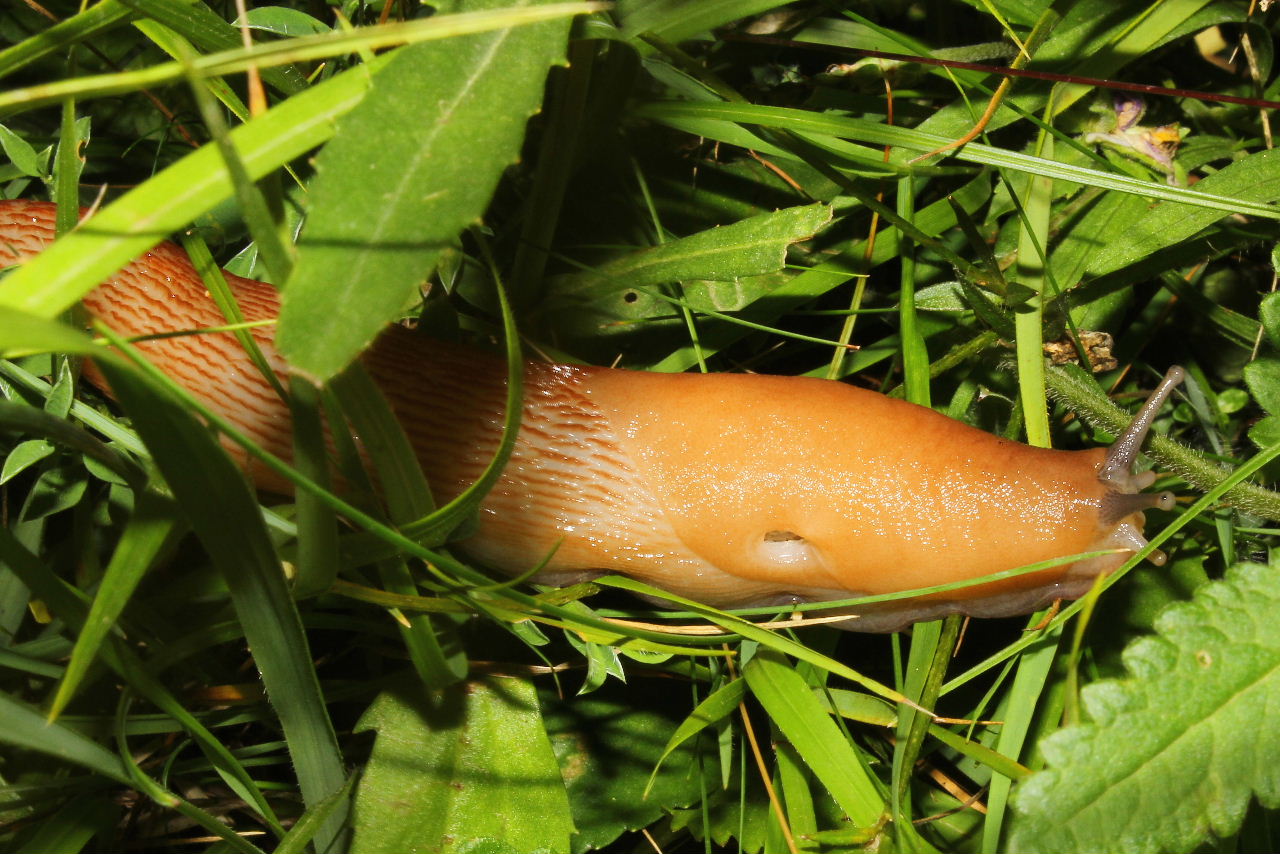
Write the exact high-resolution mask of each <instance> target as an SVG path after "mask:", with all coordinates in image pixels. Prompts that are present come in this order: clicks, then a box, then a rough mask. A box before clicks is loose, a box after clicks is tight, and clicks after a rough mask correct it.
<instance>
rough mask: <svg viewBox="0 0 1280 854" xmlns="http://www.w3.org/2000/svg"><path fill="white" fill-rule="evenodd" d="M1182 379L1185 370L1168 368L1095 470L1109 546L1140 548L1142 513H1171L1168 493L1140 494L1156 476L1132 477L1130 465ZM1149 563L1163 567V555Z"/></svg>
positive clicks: (1143, 542) (1171, 498)
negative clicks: (1103, 489) (1103, 491)
mask: <svg viewBox="0 0 1280 854" xmlns="http://www.w3.org/2000/svg"><path fill="white" fill-rule="evenodd" d="M1184 379H1186V371H1184V370H1183V369H1182V368H1181V367H1179V366H1177V365H1174V366H1173V367H1171V368H1170V369H1169V371H1168V373H1166V374H1165V375H1164V379H1163V380H1161V381H1160V385H1158V386H1156V389H1155V391H1153V392H1152V393H1151V396H1150V397H1149V398H1147V402H1146V403H1144V404H1143V405H1142V408H1141V409H1140V410H1138V414H1137V415H1135V416H1134V418H1133V420H1132V421H1130V422H1129V426H1128V427H1127V428H1125V431H1124V432H1123V433H1121V434H1120V437H1119V438H1118V439H1116V441H1115V444H1113V445H1112V446H1111V448H1110V449H1109V450H1108V451H1107V455H1106V458H1105V459H1104V460H1103V463H1102V467H1101V468H1100V469H1099V470H1098V480H1099V481H1100V482H1101V483H1102V484H1103V485H1104V486H1105V487H1106V488H1107V492H1106V494H1105V495H1104V497H1103V500H1102V506H1101V508H1100V520H1101V522H1102V524H1103V525H1104V526H1106V527H1112V526H1114V530H1113V531H1112V532H1111V534H1110V536H1109V538H1108V543H1109V544H1112V545H1115V546H1117V547H1120V548H1131V549H1135V550H1137V549H1141V548H1144V547H1145V546H1146V545H1147V541H1146V539H1144V538H1143V536H1142V523H1143V521H1144V520H1143V517H1142V512H1143V511H1144V510H1151V509H1157V508H1158V509H1160V510H1171V509H1173V507H1174V503H1175V499H1174V495H1173V493H1172V492H1169V491H1167V490H1166V491H1164V492H1156V493H1143V492H1142V490H1143V489H1146V488H1147V487H1149V486H1150V485H1151V484H1152V483H1153V482H1155V479H1156V476H1155V473H1154V472H1149V471H1147V472H1142V473H1140V474H1134V473H1133V464H1134V462H1135V461H1136V460H1137V457H1138V451H1139V450H1140V449H1141V448H1142V443H1143V441H1145V440H1146V437H1147V433H1148V432H1149V431H1150V430H1151V424H1152V423H1153V422H1154V421H1155V418H1156V415H1157V414H1159V412H1160V408H1161V407H1162V406H1164V403H1165V401H1166V400H1168V399H1169V396H1170V395H1171V394H1173V390H1174V389H1175V388H1177V386H1178V384H1179V383H1181V382H1182V381H1183V380H1184ZM1149 560H1150V561H1151V562H1152V563H1154V564H1155V565H1157V566H1163V565H1164V562H1165V560H1166V556H1165V554H1164V552H1160V551H1156V552H1152V554H1151V556H1150V558H1149Z"/></svg>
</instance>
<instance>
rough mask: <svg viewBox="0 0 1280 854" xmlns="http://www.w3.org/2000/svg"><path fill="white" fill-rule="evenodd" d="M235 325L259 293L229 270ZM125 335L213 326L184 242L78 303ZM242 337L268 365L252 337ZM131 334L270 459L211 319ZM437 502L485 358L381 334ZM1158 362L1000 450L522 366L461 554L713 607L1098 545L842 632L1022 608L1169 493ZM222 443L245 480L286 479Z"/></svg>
mask: <svg viewBox="0 0 1280 854" xmlns="http://www.w3.org/2000/svg"><path fill="white" fill-rule="evenodd" d="M53 210H54V209H53V206H52V205H49V204H47V203H41V202H28V201H8V202H0V263H3V264H11V263H16V262H18V261H21V260H22V259H23V258H25V257H28V256H30V255H32V254H34V253H35V252H37V251H39V249H40V247H41V246H42V245H43V244H44V243H46V242H48V241H49V240H51V239H52V237H53ZM229 283H230V285H231V287H232V290H233V291H234V292H235V294H236V296H237V299H238V300H239V301H240V302H241V307H242V310H243V313H244V314H245V316H246V318H247V319H249V320H260V319H266V318H271V317H274V315H275V313H276V311H277V309H278V299H277V296H276V292H275V290H274V289H273V288H272V287H270V286H269V285H266V284H264V283H261V282H255V281H252V280H248V279H242V278H239V277H235V276H229ZM85 305H86V307H87V308H88V310H89V311H90V312H91V313H92V314H93V315H95V316H96V317H97V318H99V319H100V320H102V321H103V322H105V323H107V324H108V325H110V326H112V327H113V328H115V329H116V330H117V331H118V332H120V333H122V334H125V335H130V336H136V335H147V334H154V333H164V332H175V331H180V330H184V329H196V328H202V327H213V326H218V325H220V324H221V323H222V318H221V315H220V313H219V312H218V310H217V308H216V307H215V306H214V304H213V302H212V300H211V299H210V298H209V296H208V294H207V293H206V292H205V290H204V286H203V284H202V283H201V281H200V279H199V277H198V275H197V274H196V273H195V271H194V269H193V268H192V266H191V264H190V261H189V260H188V259H187V257H186V255H185V254H184V253H183V252H182V251H181V250H180V249H178V248H177V247H176V246H174V245H172V244H168V243H165V244H161V245H159V246H157V247H156V248H155V249H154V250H152V251H151V252H150V253H148V254H147V255H146V256H145V257H144V258H142V259H139V260H138V261H135V262H133V263H132V264H130V265H128V266H127V267H125V268H124V269H123V270H121V271H120V272H119V273H118V274H117V275H115V276H113V277H112V278H111V279H110V280H109V281H108V282H106V283H104V285H103V286H102V287H100V288H99V289H98V290H97V291H95V292H94V293H93V294H91V295H90V296H89V297H87V298H86V300H85ZM253 334H254V336H255V338H256V340H257V342H258V344H259V346H260V347H261V348H262V350H263V352H264V354H265V355H266V357H267V359H268V360H269V362H270V364H271V365H272V369H273V370H275V371H276V372H277V373H278V374H280V375H281V376H284V374H285V372H286V371H287V365H286V364H285V363H284V361H283V360H282V359H281V358H280V356H279V355H278V354H277V353H276V351H275V349H274V347H273V345H272V341H271V332H270V330H268V329H262V328H257V329H254V330H253ZM140 348H141V349H142V350H144V352H146V353H147V354H148V356H149V357H150V358H151V359H153V361H155V363H156V364H157V365H158V366H159V367H160V368H161V369H162V370H164V371H166V372H167V373H169V374H170V375H171V376H173V377H174V378H175V379H176V380H178V381H179V382H181V383H183V384H185V385H186V386H187V387H188V388H189V389H190V390H191V391H192V393H193V394H195V395H196V396H197V397H199V398H200V399H201V400H202V401H203V402H204V403H205V404H207V405H209V406H210V407H212V408H214V409H215V410H217V411H219V412H220V413H221V414H223V415H224V416H225V417H227V418H228V419H229V420H231V421H232V422H233V423H235V424H236V425H237V427H238V428H240V429H241V430H242V431H243V432H245V433H246V434H247V435H249V436H250V437H252V438H253V439H254V440H255V441H256V442H258V443H259V444H261V445H262V446H263V447H265V448H267V449H268V450H270V451H271V452H273V453H275V454H277V455H279V456H283V457H286V458H287V457H288V456H289V455H290V449H291V441H290V417H289V411H288V408H287V406H286V405H285V404H284V403H283V402H282V401H280V400H279V398H278V397H276V395H275V394H274V393H273V392H272V391H271V389H270V386H269V385H268V384H267V383H266V382H265V381H264V380H263V379H262V378H261V376H260V375H259V374H258V373H257V370H256V368H255V367H254V365H253V363H252V362H251V361H250V360H249V358H248V357H247V356H246V355H245V354H244V352H243V350H242V349H241V348H240V347H239V345H238V344H237V342H236V341H235V339H234V338H233V337H232V336H231V335H230V334H227V333H218V334H205V335H198V336H177V337H166V338H163V339H162V340H152V341H147V342H144V343H142V344H141V345H140ZM364 363H365V365H366V367H367V368H368V369H369V371H370V373H371V374H372V376H373V378H374V380H375V382H376V383H377V384H378V386H379V387H380V388H381V389H382V391H383V393H384V395H385V396H386V398H387V400H388V402H389V404H390V405H391V407H392V409H393V410H394V411H395V413H396V415H397V416H398V418H399V419H400V421H401V423H402V424H403V426H404V428H405V432H406V434H407V435H408V437H409V440H410V442H411V443H412V444H413V447H414V450H415V452H416V454H417V456H418V459H419V462H420V463H421V464H422V467H423V470H424V472H425V473H426V474H427V478H428V481H429V482H430V484H431V488H432V491H433V492H434V493H435V497H436V499H437V500H438V501H439V502H441V503H443V502H445V501H448V500H450V499H451V498H453V497H455V496H456V495H458V494H459V493H460V492H461V491H462V490H463V489H465V488H466V487H467V486H468V485H469V484H470V483H471V482H472V481H474V480H475V478H476V477H478V476H479V474H480V472H481V471H482V470H483V468H484V466H485V465H486V464H487V463H488V461H489V459H490V458H491V456H492V454H493V452H494V450H495V448H496V447H497V445H498V442H499V439H500V437H501V431H502V423H503V406H504V399H505V382H506V369H505V366H504V364H503V363H502V362H501V361H500V360H497V359H495V358H493V357H491V356H487V355H485V354H482V353H479V352H476V351H472V350H469V349H464V348H458V347H454V346H449V345H445V344H442V343H439V342H432V341H430V340H428V339H426V338H424V337H423V336H420V335H416V334H414V333H412V332H410V331H408V330H406V329H403V328H399V327H393V328H391V329H389V330H387V331H386V333H384V334H383V335H382V336H381V337H380V338H379V339H378V341H377V342H376V343H375V345H374V346H373V347H372V348H371V349H370V351H369V352H368V353H367V354H366V355H365V357H364ZM1180 379H1181V370H1180V369H1177V368H1175V369H1172V370H1170V372H1169V374H1168V375H1167V376H1166V377H1165V381H1164V382H1163V383H1162V384H1161V386H1160V388H1158V389H1157V390H1156V392H1155V393H1154V394H1153V395H1152V397H1151V399H1150V400H1148V401H1147V403H1146V405H1144V406H1143V408H1142V409H1141V411H1140V412H1139V414H1138V415H1137V417H1135V419H1134V422H1133V424H1132V425H1131V426H1130V427H1129V429H1128V430H1126V431H1125V432H1124V434H1123V435H1122V436H1121V437H1120V439H1119V440H1118V441H1117V442H1116V444H1115V445H1114V446H1113V447H1112V449H1111V450H1110V451H1103V450H1101V449H1095V450H1088V451H1056V450H1046V449H1042V448H1032V447H1029V446H1026V445H1022V444H1020V443H1017V442H1010V441H1007V440H1004V439H1000V438H998V437H995V436H992V435H990V434H987V433H984V432H982V431H980V430H977V429H975V428H972V427H969V426H967V425H965V424H962V423H960V422H957V421H954V420H951V419H949V418H946V417H945V416H943V415H940V414H938V413H936V412H934V411H932V410H930V409H926V408H924V407H919V406H915V405H913V404H909V403H905V402H903V401H898V400H892V399H890V398H888V397H885V396H884V395H880V394H876V393H874V392H870V391H865V390H862V389H858V388H855V387H853V386H850V385H847V384H842V383H837V382H829V381H825V380H815V379H805V378H796V377H772V376H760V375H750V376H747V375H731V374H711V375H690V374H676V375H660V374H651V373H643V372H633V371H621V370H611V369H606V368H587V367H574V366H566V365H547V364H536V363H535V364H529V365H527V366H526V369H525V377H524V383H525V399H524V403H523V406H524V411H523V420H522V426H521V430H520V434H519V436H518V438H517V442H516V446H515V449H514V452H513V454H512V457H511V460H510V462H509V463H508V465H507V467H506V469H505V470H504V471H503V473H502V475H501V478H500V479H499V481H498V483H497V484H496V486H495V487H494V488H493V490H492V491H491V492H490V493H489V494H488V496H487V497H486V499H485V501H484V503H483V505H482V506H481V508H480V514H479V520H478V524H477V526H476V529H475V534H474V535H473V536H471V537H470V538H469V539H467V540H465V541H463V542H462V543H461V544H460V545H461V547H462V548H463V549H465V550H466V551H468V552H469V553H470V554H471V555H472V556H473V557H474V558H475V559H477V560H478V561H481V562H483V563H485V564H487V565H489V566H491V567H493V568H494V569H497V570H500V571H503V572H507V573H512V574H519V573H523V572H525V571H526V570H527V569H528V568H530V567H532V566H537V565H539V564H540V563H541V562H542V561H543V560H544V559H545V558H546V556H547V555H548V554H552V557H551V559H550V560H549V562H548V563H547V564H546V567H545V570H544V572H543V573H542V579H543V580H546V581H549V582H564V581H569V580H574V579H578V578H581V577H583V576H589V575H592V574H599V573H602V572H618V573H622V574H625V575H629V576H631V577H634V578H637V579H640V580H642V581H645V582H647V583H650V584H652V585H654V586H656V587H659V588H663V589H666V590H669V591H671V592H673V593H676V594H679V595H682V596H688V597H691V598H695V599H700V600H702V601H705V602H708V603H710V604H714V605H720V606H746V605H754V604H764V603H779V602H800V601H829V600H832V599H844V598H853V597H857V596H862V595H873V594H883V593H897V592H902V591H908V590H915V589H918V588H923V587H932V586H937V585H941V584H947V583H951V582H960V581H968V580H973V579H978V578H983V577H985V576H988V575H991V574H993V573H998V572H1001V571H1005V570H1012V569H1016V568H1019V567H1023V566H1028V565H1031V564H1036V563H1041V562H1049V561H1052V560H1054V559H1056V558H1063V557H1070V556H1073V555H1079V554H1083V553H1087V552H1095V551H1100V550H1108V549H1110V550H1116V551H1115V552H1114V553H1111V554H1107V555H1105V556H1103V557H1097V558H1093V559H1090V560H1084V561H1079V560H1077V561H1074V562H1070V561H1069V562H1067V563H1066V565H1063V566H1057V567H1054V568H1052V569H1048V570H1044V571H1041V572H1036V573H1032V574H1022V575H1017V576H1014V577H1010V578H1006V579H1003V580H1001V581H996V582H986V583H982V584H979V585H976V586H971V587H966V588H963V589H958V590H954V591H952V592H950V593H947V594H942V595H934V596H930V597H924V598H915V599H904V600H898V601H893V602H886V603H880V604H877V605H869V606H866V607H862V608H858V609H857V610H856V611H855V612H853V613H851V614H850V616H851V621H850V622H849V623H848V624H846V626H845V627H846V628H854V629H865V630H872V631H889V630H894V629H897V628H899V627H901V626H902V625H905V624H907V623H909V622H912V621H915V620H920V619H931V618H934V617H937V616H941V615H943V614H949V613H957V612H958V613H965V614H971V615H974V616H1000V615H1009V614H1017V613H1025V612H1027V611H1030V610H1033V609H1034V608H1036V607H1039V606H1041V605H1043V604H1045V603H1046V602H1049V601H1052V600H1054V599H1059V598H1074V597H1076V596H1079V595H1081V594H1082V593H1084V592H1085V591H1086V590H1087V589H1088V588H1089V586H1090V585H1091V584H1092V582H1093V580H1094V578H1095V577H1096V576H1097V575H1098V574H1099V573H1105V572H1109V571H1111V570H1113V569H1115V568H1116V567H1117V566H1119V565H1120V564H1121V563H1123V562H1124V560H1125V559H1126V557H1127V555H1128V554H1130V553H1131V552H1132V551H1134V550H1137V549H1140V548H1143V547H1144V546H1145V545H1146V541H1145V540H1144V539H1143V538H1142V525H1143V522H1144V517H1143V511H1144V510H1147V509H1151V508H1153V507H1164V508H1168V507H1171V506H1172V501H1173V496H1172V495H1171V494H1170V493H1159V494H1156V495H1146V494H1140V490H1141V489H1143V488H1145V487H1147V486H1149V485H1150V484H1151V482H1152V480H1153V479H1154V477H1153V475H1151V474H1150V473H1145V474H1139V475H1134V474H1132V472H1131V469H1132V465H1133V462H1134V460H1135V458H1136V456H1137V453H1138V449H1139V447H1140V446H1141V444H1142V441H1143V439H1144V437H1145V436H1146V433H1147V431H1148V429H1149V427H1150V425H1151V422H1152V421H1153V419H1154V418H1155V414H1156V412H1157V410H1158V409H1159V407H1160V406H1161V404H1162V403H1163V402H1164V400H1165V399H1166V398H1167V397H1168V396H1169V394H1170V393H1171V391H1172V389H1173V387H1174V386H1175V385H1176V384H1177V383H1178V382H1179V381H1180ZM228 450H229V451H230V452H231V453H232V454H233V455H235V456H236V457H237V459H239V460H240V462H241V463H242V464H244V465H245V467H246V471H247V473H248V474H249V476H250V477H251V478H253V479H254V481H255V483H256V484H257V485H258V486H259V487H260V488H262V489H264V490H269V491H277V492H284V491H288V489H289V484H288V483H287V482H285V481H283V480H281V479H280V478H279V477H278V476H275V475H273V474H272V473H270V472H268V471H266V470H265V469H263V468H262V467H260V466H255V465H254V464H253V462H252V461H251V460H249V459H248V458H247V456H246V455H245V454H244V453H243V452H242V451H240V450H239V449H237V448H230V447H229V448H228Z"/></svg>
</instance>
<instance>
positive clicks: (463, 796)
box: [352, 679, 573, 854]
mask: <svg viewBox="0 0 1280 854" xmlns="http://www.w3.org/2000/svg"><path fill="white" fill-rule="evenodd" d="M367 729H373V730H377V732H378V740H377V742H376V743H375V744H374V748H373V754H372V755H371V756H370V757H369V764H368V766H367V767H366V770H365V773H364V777H363V778H362V780H361V781H360V788H359V790H358V792H357V795H356V804H355V841H354V844H353V847H352V850H353V851H355V852H357V854H360V853H361V852H365V854H367V852H377V851H389V852H390V851H394V852H418V851H421V852H455V851H457V852H462V851H474V850H485V851H495V852H496V851H504V852H505V851H531V852H534V851H564V850H566V849H567V848H568V847H569V845H568V843H569V834H570V833H571V832H572V830H573V823H572V819H571V818H570V817H569V799H568V797H567V796H566V795H565V790H564V781H563V780H562V779H561V776H560V769H559V767H558V766H557V765H556V761H555V757H554V756H553V755H552V752H551V744H550V742H548V741H547V736H546V733H545V732H544V731H543V728H542V715H541V713H540V711H539V707H538V699H537V695H536V693H535V692H534V689H533V685H532V684H531V683H529V682H527V681H524V680H520V679H498V680H494V681H493V682H470V683H466V684H462V685H455V686H452V687H450V688H448V689H446V690H445V691H443V692H441V693H440V694H439V695H438V697H437V699H436V700H435V701H434V702H432V703H424V702H423V701H422V700H421V699H419V698H417V697H412V696H410V695H407V694H394V693H390V692H387V693H384V694H382V695H381V696H379V697H378V699H377V700H375V701H374V703H373V705H372V706H370V707H369V710H368V711H367V712H365V715H364V717H363V718H362V719H361V721H360V723H359V724H358V725H357V730H367Z"/></svg>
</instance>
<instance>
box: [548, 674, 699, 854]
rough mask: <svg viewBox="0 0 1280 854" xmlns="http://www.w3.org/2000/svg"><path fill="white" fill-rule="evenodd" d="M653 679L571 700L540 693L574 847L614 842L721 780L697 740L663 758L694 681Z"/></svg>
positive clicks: (696, 797) (589, 848) (693, 801)
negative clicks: (677, 683) (675, 712)
mask: <svg viewBox="0 0 1280 854" xmlns="http://www.w3.org/2000/svg"><path fill="white" fill-rule="evenodd" d="M661 681H662V682H663V683H665V682H666V681H667V680H661ZM651 682H652V680H650V679H649V677H648V676H647V675H646V676H641V677H640V678H638V679H636V680H635V683H634V684H636V685H644V686H645V687H644V688H643V689H642V690H640V691H631V692H626V693H624V692H623V691H622V690H621V689H620V688H617V687H615V688H614V689H613V690H610V689H609V688H606V689H604V690H602V691H598V692H597V693H595V694H592V695H590V696H588V697H575V698H573V699H572V700H559V699H556V698H553V697H550V696H549V694H550V692H549V691H543V693H542V694H541V696H542V698H543V702H544V704H545V712H544V715H545V720H546V728H547V733H548V734H549V735H550V736H551V748H552V750H554V751H555V755H556V761H557V762H558V763H559V765H560V773H561V775H562V776H563V777H564V785H565V788H566V789H567V790H568V792H569V801H570V807H571V808H572V810H573V822H574V825H575V826H576V827H577V833H576V834H575V835H574V837H573V850H574V851H575V852H583V851H594V850H598V849H605V850H609V849H608V848H606V846H608V845H609V843H611V842H613V841H614V840H615V839H617V837H618V836H619V835H620V834H622V833H624V832H626V831H628V830H637V829H639V828H642V827H646V826H648V825H652V824H653V823H654V822H655V821H657V820H659V819H660V818H662V817H663V816H664V815H665V814H667V813H669V812H671V811H672V810H674V809H677V808H680V807H686V806H689V805H690V804H697V803H698V801H699V799H700V798H701V797H702V795H703V793H704V792H707V793H709V792H711V791H713V790H714V788H715V787H717V786H719V777H720V771H719V769H718V768H717V767H716V762H715V761H713V760H712V759H711V758H710V756H709V755H708V753H707V752H706V751H705V750H704V749H703V748H704V746H702V745H695V743H694V742H692V741H686V742H685V743H684V744H683V745H682V746H680V747H678V748H676V749H675V751H674V752H672V753H671V754H669V755H668V756H667V757H666V759H665V760H664V761H663V762H662V763H661V765H659V757H660V756H661V755H662V752H663V745H664V744H666V743H669V742H670V739H669V736H670V735H671V728H672V720H671V716H670V714H669V711H668V710H669V709H670V707H671V706H672V705H673V704H674V705H676V706H679V705H680V703H681V701H682V700H683V698H684V697H685V696H686V695H687V694H688V689H687V688H685V689H682V690H681V691H676V690H674V686H665V685H664V686H663V687H661V688H659V686H658V685H653V684H649V683H651ZM615 685H616V683H615ZM653 689H656V690H653ZM671 694H677V696H674V697H673V696H669V695H671ZM655 768H656V769H657V771H656V772H654V774H653V776H652V778H651V779H650V780H649V783H648V785H646V783H645V781H646V778H648V777H649V776H650V772H653V771H654V769H655Z"/></svg>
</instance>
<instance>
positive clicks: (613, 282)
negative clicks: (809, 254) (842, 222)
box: [554, 204, 831, 298]
mask: <svg viewBox="0 0 1280 854" xmlns="http://www.w3.org/2000/svg"><path fill="white" fill-rule="evenodd" d="M830 221H831V208H830V207H828V206H827V205H822V204H815V205H801V206H799V207H794V208H786V209H784V210H780V211H774V212H773V213H765V214H759V215H757V216H753V217H750V218H748V219H745V220H742V221H741V222H735V223H733V224H732V225H725V226H720V227H718V228H710V229H707V230H706V231H702V232H699V233H697V234H692V235H689V236H688V237H683V238H680V239H679V240H672V241H669V242H667V243H664V244H662V245H660V246H653V247H650V248H647V249H641V250H638V251H636V252H632V253H630V254H627V255H624V256H622V257H621V258H617V259H615V260H613V261H610V262H608V263H606V264H602V265H600V266H599V267H596V268H594V269H592V270H587V271H585V272H582V273H577V274H575V275H572V276H567V277H564V278H562V279H561V280H560V281H558V282H557V283H556V286H555V291H554V292H555V293H556V294H558V295H560V296H562V297H567V296H571V295H584V296H586V297H587V298H601V297H605V296H617V295H620V294H621V293H622V292H623V291H626V290H627V289H629V288H637V287H643V286H645V285H656V284H662V283H664V282H678V281H686V280H702V279H708V280H713V281H720V282H733V281H736V280H738V279H742V278H745V277H747V276H758V275H761V274H763V273H772V272H774V271H776V270H779V269H781V268H782V265H783V264H784V263H785V262H786V258H787V249H788V248H789V247H790V246H791V244H793V243H796V242H798V241H801V240H808V239H809V238H811V237H813V236H814V235H815V234H817V232H818V230H819V229H821V228H822V227H823V226H824V225H826V224H827V223H829V222H830Z"/></svg>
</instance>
